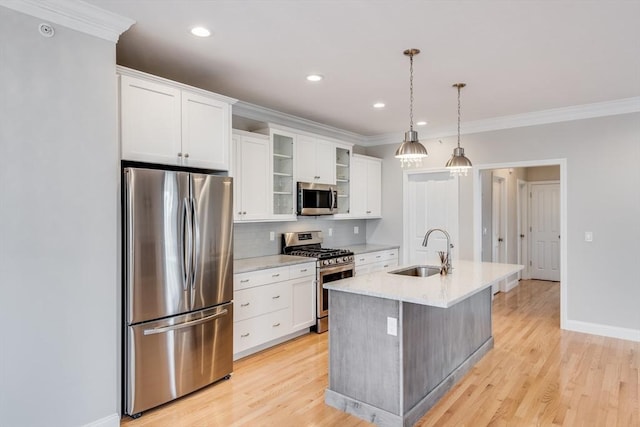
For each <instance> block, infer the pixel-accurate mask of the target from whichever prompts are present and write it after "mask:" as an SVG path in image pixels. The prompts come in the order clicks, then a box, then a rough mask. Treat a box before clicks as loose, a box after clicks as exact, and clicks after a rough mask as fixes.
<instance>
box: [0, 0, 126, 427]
mask: <svg viewBox="0 0 640 427" xmlns="http://www.w3.org/2000/svg"><path fill="white" fill-rule="evenodd" d="M40 22H42V20H40V19H36V18H33V17H29V16H27V15H24V14H21V13H18V12H14V11H12V10H9V9H6V8H4V7H0V89H1V91H0V121H1V125H0V324H1V325H2V341H1V343H0V424H1V425H3V426H25V427H28V426H34V427H35V426H37V427H40V426H54V427H55V426H65V427H66V426H81V425H85V424H87V423H92V422H96V420H98V421H99V420H104V419H110V420H113V419H114V417H115V420H116V422H117V420H118V418H117V415H116V414H117V412H118V406H119V402H118V395H119V383H120V377H119V370H118V364H119V354H118V349H119V344H118V341H117V336H118V323H119V322H118V321H119V316H118V307H119V304H118V301H117V296H118V292H119V291H118V289H119V283H120V278H119V273H118V253H119V249H118V240H117V239H118V226H117V219H118V216H119V212H118V211H117V209H118V208H117V206H118V201H119V190H118V182H119V176H118V152H117V127H116V126H117V125H116V123H117V121H116V106H117V104H116V80H115V44H114V43H112V42H107V41H105V40H102V39H98V38H95V37H92V36H89V35H85V34H81V33H78V32H76V31H73V30H70V29H67V28H65V27H62V26H60V25H54V27H55V31H56V33H55V36H54V37H52V38H44V37H42V36H41V35H40V34H39V33H38V24H39V23H40Z"/></svg>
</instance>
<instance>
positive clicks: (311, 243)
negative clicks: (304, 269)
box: [282, 231, 355, 333]
mask: <svg viewBox="0 0 640 427" xmlns="http://www.w3.org/2000/svg"><path fill="white" fill-rule="evenodd" d="M282 253H284V254H287V255H297V256H306V257H312V258H316V260H317V261H316V284H317V288H316V301H317V305H316V327H315V330H316V332H318V333H322V332H326V331H328V330H329V291H328V290H326V289H324V286H323V285H324V284H325V283H329V282H333V281H335V280H340V279H346V278H347V277H353V275H354V272H355V264H354V261H353V252H351V251H350V250H348V249H327V248H323V247H322V231H303V232H295V233H283V234H282Z"/></svg>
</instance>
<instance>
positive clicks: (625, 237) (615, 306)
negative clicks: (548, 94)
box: [367, 113, 640, 340]
mask: <svg viewBox="0 0 640 427" xmlns="http://www.w3.org/2000/svg"><path fill="white" fill-rule="evenodd" d="M639 123H640V114H638V113H633V114H624V115H618V116H610V117H601V118H593V119H585V120H575V121H569V122H562V123H554V124H548V125H539V126H529V127H523V128H515V129H507V130H500V131H493V132H484V133H478V134H471V135H463V137H462V144H461V145H462V146H463V147H464V148H465V152H466V154H467V156H468V157H469V158H470V159H471V161H472V162H473V163H474V164H475V165H490V164H502V163H508V162H519V161H531V160H544V159H559V158H566V159H567V193H568V194H566V197H567V224H568V230H565V232H564V233H563V237H565V238H566V239H567V246H568V259H567V265H566V267H567V273H568V276H567V283H566V284H565V285H566V286H567V301H568V306H567V317H568V320H569V321H570V323H571V325H570V327H574V326H575V327H576V328H577V327H578V326H576V325H582V326H585V328H583V329H589V330H599V331H600V332H603V333H606V334H608V333H609V332H611V333H612V334H613V335H615V334H616V333H617V332H620V331H622V335H625V334H626V336H630V337H632V338H636V337H637V339H638V340H640V310H638V306H637V302H638V301H640V286H638V283H639V282H638V276H637V265H638V263H639V262H640V249H639V248H640V243H639V242H640V221H638V218H640V192H639V191H638V188H639V187H640V168H639V167H638V164H640V143H639V142H638V141H639V140H640V125H639ZM425 144H426V147H427V150H429V152H430V156H429V157H428V158H427V160H426V162H425V163H424V166H425V167H427V168H435V167H442V165H444V164H445V163H446V161H447V159H448V158H449V157H450V155H451V152H452V149H453V146H454V144H455V138H447V139H443V142H442V143H439V142H437V141H426V142H425ZM395 148H396V147H395V146H391V145H384V146H379V147H370V148H368V150H367V153H368V154H369V155H373V156H377V157H384V159H385V160H384V163H383V172H384V174H385V175H384V176H385V179H384V183H383V215H384V218H383V219H382V220H381V221H379V223H378V224H375V225H374V224H368V225H367V235H368V237H370V239H371V240H375V241H378V242H385V241H390V242H398V240H400V239H401V236H402V200H401V199H402V196H401V195H402V191H400V190H401V188H402V172H401V169H400V166H399V164H398V163H399V162H398V161H397V160H396V159H395V158H393V152H394V150H395ZM585 231H592V232H593V235H594V241H593V242H591V243H587V242H585V241H584V232H585ZM473 233H474V231H473V179H472V177H471V176H467V177H463V178H461V180H460V237H461V239H460V243H461V248H460V256H461V257H462V258H466V259H472V258H473Z"/></svg>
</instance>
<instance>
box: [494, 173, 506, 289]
mask: <svg viewBox="0 0 640 427" xmlns="http://www.w3.org/2000/svg"><path fill="white" fill-rule="evenodd" d="M496 184H498V186H499V193H496V191H494V190H496ZM507 184H508V183H507V180H506V178H505V177H503V176H499V175H496V174H495V173H494V172H492V173H491V262H499V263H504V264H506V263H507V262H508V261H509V257H508V256H507V254H508V252H509V238H508V233H509V216H508V215H507ZM498 197H499V201H500V205H499V206H498V207H497V208H498V209H497V210H498V212H496V198H498ZM496 217H497V218H498V221H497V222H496ZM496 236H497V238H498V241H496ZM500 236H502V237H500ZM500 238H502V243H503V244H502V245H500V241H499V239H500ZM496 248H497V253H496ZM496 258H497V259H496ZM500 291H502V292H506V291H507V280H506V278H505V279H503V280H500V281H498V282H496V283H494V284H493V285H492V286H491V292H492V293H493V294H494V295H495V294H496V293H498V292H500Z"/></svg>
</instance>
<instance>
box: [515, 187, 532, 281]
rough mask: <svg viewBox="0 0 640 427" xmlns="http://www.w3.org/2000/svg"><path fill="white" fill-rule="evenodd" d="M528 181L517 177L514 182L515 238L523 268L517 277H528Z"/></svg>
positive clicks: (519, 260)
mask: <svg viewBox="0 0 640 427" xmlns="http://www.w3.org/2000/svg"><path fill="white" fill-rule="evenodd" d="M528 193H529V182H528V181H525V180H523V179H520V178H518V180H517V182H516V199H517V200H516V203H517V206H516V221H517V231H516V238H517V239H519V240H518V258H517V259H518V261H517V262H518V264H523V265H524V269H523V270H521V271H520V272H519V273H518V279H524V280H526V279H530V278H531V276H530V275H529V232H528V231H527V224H528V223H529V198H528V197H527V194H528ZM520 236H524V237H520Z"/></svg>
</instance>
